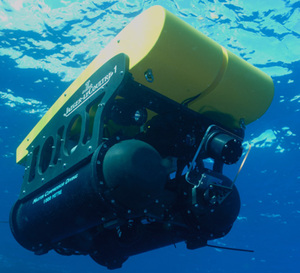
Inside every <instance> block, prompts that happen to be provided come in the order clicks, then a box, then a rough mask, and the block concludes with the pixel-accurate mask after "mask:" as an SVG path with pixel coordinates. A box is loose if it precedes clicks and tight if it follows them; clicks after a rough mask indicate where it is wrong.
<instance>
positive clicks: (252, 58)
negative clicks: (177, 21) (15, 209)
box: [0, 0, 300, 273]
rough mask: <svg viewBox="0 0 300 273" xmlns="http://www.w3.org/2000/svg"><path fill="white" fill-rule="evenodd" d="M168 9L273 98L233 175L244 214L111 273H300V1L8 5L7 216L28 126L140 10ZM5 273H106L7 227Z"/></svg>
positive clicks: (1, 250) (2, 67) (2, 118)
mask: <svg viewBox="0 0 300 273" xmlns="http://www.w3.org/2000/svg"><path fill="white" fill-rule="evenodd" d="M156 4H160V5H162V6H164V7H166V8H167V9H169V10H170V11H171V12H173V13H175V14H176V15H177V16H179V17H181V18H182V19H183V20H185V21H187V22H188V23H189V24H191V25H192V26H194V27H195V28H197V29H199V30H200V31H202V32H203V33H204V34H206V35H208V36H209V37H211V38H212V39H214V40H216V41H217V42H218V43H220V44H221V45H223V46H224V47H226V48H228V49H230V50H231V51H232V52H234V53H235V54H236V55H238V56H241V57H242V58H244V59H245V60H247V61H248V62H250V63H251V64H253V65H255V66H257V67H259V68H260V69H261V70H263V71H264V72H266V73H268V74H269V75H270V76H271V77H272V78H273V81H274V84H275V97H274V100H273V103H272V105H271V107H270V108H269V110H268V111H267V112H266V114H265V115H264V116H263V117H261V118H260V119H259V120H257V121H255V122H253V123H252V124H250V125H249V126H248V127H247V130H246V137H245V143H244V145H245V146H247V145H248V143H251V144H252V146H253V148H252V151H251V153H250V156H249V159H248V160H247V162H246V165H245V166H244V168H243V169H242V172H241V173H240V175H239V178H238V180H237V187H238V189H239V193H240V196H241V200H242V207H241V212H240V215H239V218H238V220H237V221H236V222H235V225H234V227H233V229H232V230H231V232H230V233H229V234H228V235H227V236H226V237H224V238H222V239H219V240H216V241H214V242H213V243H214V244H216V245H220V246H228V247H237V248H247V249H254V250H255V252H254V253H242V252H233V251H228V250H220V249H213V248H202V249H198V250H194V251H190V250H186V248H185V244H184V243H181V244H178V245H177V246H176V248H175V247H174V246H170V247H166V248H162V249H158V250H155V251H152V252H148V253H145V254H141V255H137V256H134V257H131V258H129V260H128V261H127V262H126V263H125V264H124V266H123V268H122V269H120V270H116V271H115V272H122V273H123V272H124V273H127V272H128V273H129V272H130V273H133V272H143V273H150V272H151V273H152V272H153V271H156V272H176V273H177V272H178V273H179V272H180V273H182V272H214V273H224V272H231V273H238V272H239V273H241V272H245V273H248V272H249V273H250V272H251V273H253V272H257V273H260V272H264V273H266V272H270V273H286V272H289V273H294V272H299V271H298V270H299V265H300V264H299V259H300V246H299V243H300V236H299V232H300V164H299V161H300V139H299V136H300V39H299V38H300V2H299V1H297V0H264V1H262V0H231V1H230V0H203V1H201V0H197V1H196V0H181V1H179V0H177V1H175V0H166V1H155V0H152V1H151V0H144V1H137V0H127V1H126V0H122V1H113V0H107V1H104V0H95V1H80V0H78V1H58V0H28V1H26V0H1V1H0V35H1V38H0V145H1V146H0V147H1V148H0V149H1V152H0V175H1V182H0V199H1V201H0V202H1V203H0V204H1V206H0V221H7V220H8V214H9V210H10V208H11V206H12V205H13V203H14V202H15V201H16V199H17V197H18V195H19V190H20V187H21V183H22V175H23V171H24V169H23V167H22V166H18V165H16V164H15V151H16V148H17V146H18V145H19V144H20V142H21V141H22V140H23V139H24V138H25V136H26V135H27V134H28V132H29V131H30V130H31V129H32V127H33V126H34V125H35V124H36V123H37V121H38V120H39V119H40V118H41V117H42V116H43V114H44V113H45V112H46V111H47V109H48V108H49V107H50V106H51V105H52V104H53V103H54V101H55V100H56V99H57V98H58V96H59V95H60V94H61V93H62V92H63V91H64V90H65V89H66V87H68V85H69V84H70V83H71V82H72V81H73V80H74V79H75V78H76V77H77V76H78V75H79V74H80V73H81V72H82V71H83V70H84V68H85V67H86V66H87V65H88V64H89V63H90V62H91V60H92V59H93V58H94V57H95V56H96V55H97V54H98V53H99V52H100V50H101V49H102V48H103V47H105V45H106V44H107V43H108V42H109V41H110V40H111V39H112V38H113V37H114V36H115V35H116V34H117V33H118V32H119V31H120V30H121V29H122V28H123V27H124V26H125V25H127V24H128V23H129V22H130V21H131V20H132V19H133V18H134V17H135V16H136V15H138V14H139V13H141V12H142V11H143V10H145V9H147V8H149V7H150V6H153V5H156ZM0 272H1V273H7V272H20V273H22V272H31V273H37V272H39V273H41V272H45V273H48V272H57V273H69V272H72V273H78V272H108V270H107V269H105V268H104V267H100V266H98V265H97V264H96V263H94V262H93V261H92V260H91V259H90V258H89V257H62V256H59V255H58V254H56V253H54V252H53V251H52V252H50V253H49V254H47V255H44V256H35V255H34V254H32V253H31V252H29V251H27V250H25V249H23V248H22V247H21V246H19V245H18V243H17V242H16V241H15V240H14V238H13V236H12V235H11V233H10V229H9V226H8V224H7V223H1V224H0Z"/></svg>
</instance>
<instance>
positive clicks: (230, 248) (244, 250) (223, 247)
mask: <svg viewBox="0 0 300 273" xmlns="http://www.w3.org/2000/svg"><path fill="white" fill-rule="evenodd" d="M206 246H209V247H213V248H221V249H227V250H234V251H243V252H254V250H251V249H242V248H233V247H226V246H214V245H208V244H206Z"/></svg>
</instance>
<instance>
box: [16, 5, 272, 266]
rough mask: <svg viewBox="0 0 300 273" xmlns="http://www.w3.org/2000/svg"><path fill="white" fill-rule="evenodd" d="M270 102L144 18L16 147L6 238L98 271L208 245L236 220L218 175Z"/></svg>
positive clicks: (161, 15) (255, 72) (225, 182)
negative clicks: (86, 260) (89, 263)
mask: <svg viewBox="0 0 300 273" xmlns="http://www.w3.org/2000/svg"><path fill="white" fill-rule="evenodd" d="M272 98H273V83H272V80H271V78H270V77H269V76H267V75H266V74H265V73H263V72H262V71H260V70H259V69H257V68H255V67H253V66H252V65H250V64H249V63H247V62H246V61H244V60H242V59H241V58H239V57H237V56H235V55H234V54H233V53H231V52H230V51H228V50H226V49H225V48H223V47H222V46H220V45H219V44H217V43H216V42H214V41H213V40H211V39H210V38H208V37H206V36H205V35H203V34H202V33H201V32H199V31H198V30H196V29H194V28H193V27H191V26H190V25H188V24H187V23H185V22H184V21H182V20H181V19H179V18H177V17H176V16H175V15H173V14H171V13H170V12H168V11H167V10H165V9H164V8H162V7H160V6H154V7H151V8H150V9H148V10H147V11H145V12H143V13H142V14H141V15H139V16H137V17H136V18H135V19H134V20H133V21H132V22H131V23H130V24H129V25H128V26H127V27H126V28H125V29H123V31H121V32H120V33H119V34H118V35H117V36H116V38H115V39H114V40H112V41H111V42H110V43H109V44H108V46H107V47H106V48H105V49H103V50H102V52H101V53H100V54H99V55H98V56H97V57H96V58H95V59H94V61H93V62H92V63H91V64H90V65H89V66H88V67H87V68H86V69H85V70H84V71H83V73H82V74H81V75H80V76H79V77H78V78H77V79H76V80H75V81H74V82H73V83H72V84H71V85H70V87H69V88H68V89H67V90H66V91H65V92H64V93H63V94H62V96H61V97H60V98H59V99H58V100H57V101H56V102H55V104H54V105H53V106H52V107H51V108H50V109H49V111H48V112H47V113H46V114H45V116H44V117H43V118H42V119H41V120H40V121H39V122H38V123H37V125H36V126H35V127H34V128H33V129H32V131H31V132H30V133H29V135H28V136H27V137H26V138H25V139H24V141H23V142H22V143H21V144H20V146H19V147H18V149H17V163H19V164H22V165H24V167H25V173H24V180H23V184H22V188H21V193H20V196H19V199H18V200H17V201H16V203H15V205H14V206H13V208H12V210H11V214H10V226H11V230H12V233H13V235H14V237H15V239H16V240H17V241H18V242H19V243H20V244H21V245H22V246H23V247H24V248H26V249H28V250H30V251H33V252H34V253H35V254H44V253H47V252H48V251H50V250H55V251H56V252H57V253H59V254H62V255H78V254H82V255H90V256H91V257H92V258H93V259H94V260H95V261H96V262H97V263H99V264H101V265H103V266H106V267H107V268H109V269H114V268H119V267H121V266H122V264H123V262H124V261H126V259H128V257H130V256H132V255H135V254H139V253H142V252H147V251H150V250H153V249H157V248H159V247H163V246H167V245H171V244H174V243H176V242H182V241H185V242H186V245H187V248H189V249H195V248H199V247H203V246H211V245H209V244H208V243H207V242H208V241H209V240H213V239H215V238H220V237H223V236H225V235H226V234H227V233H228V232H229V231H230V229H231V228H232V225H233V223H234V222H235V220H236V218H237V216H238V214H239V210H240V198H239V194H238V191H237V188H236V186H235V183H234V182H235V179H234V181H231V180H230V179H229V178H228V177H226V176H225V175H224V174H223V173H222V171H223V167H224V165H226V164H227V165H228V164H235V163H237V162H238V160H239V159H240V157H241V155H242V151H243V150H242V141H243V138H244V130H245V126H246V125H247V124H249V123H251V122H253V121H255V120H256V119H257V118H259V117H260V116H262V115H263V114H264V112H265V111H266V110H267V109H268V107H269V105H270V103H271V101H272ZM208 158H209V159H211V160H212V161H213V167H212V169H209V168H206V167H205V166H204V160H205V159H208ZM243 164H244V162H243V163H242V165H243ZM185 169H188V171H187V172H186V173H184V170H185ZM229 249H230V248H229Z"/></svg>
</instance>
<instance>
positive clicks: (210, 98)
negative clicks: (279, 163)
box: [17, 6, 274, 163]
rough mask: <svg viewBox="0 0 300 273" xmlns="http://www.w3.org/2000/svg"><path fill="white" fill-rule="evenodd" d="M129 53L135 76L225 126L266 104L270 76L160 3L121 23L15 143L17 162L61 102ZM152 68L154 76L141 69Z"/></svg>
mask: <svg viewBox="0 0 300 273" xmlns="http://www.w3.org/2000/svg"><path fill="white" fill-rule="evenodd" d="M119 53H125V54H127V55H128V56H129V62H130V63H129V70H130V72H131V73H132V75H133V77H134V80H135V81H137V82H139V83H141V84H143V85H146V86H147V87H149V88H151V89H153V90H155V91H157V92H159V93H161V94H162V95H165V96H167V97H169V98H170V99H172V100H174V101H176V102H179V103H182V102H183V101H186V100H187V99H189V98H192V97H194V96H197V95H199V94H200V96H198V97H197V98H196V99H194V100H193V101H192V102H191V103H190V104H188V107H190V108H191V109H192V110H194V111H196V112H199V113H202V114H204V115H206V116H208V117H210V118H212V119H215V120H217V121H219V122H221V123H223V124H224V125H225V126H228V127H231V128H238V127H239V126H240V122H241V120H243V121H244V123H245V124H249V123H250V122H252V121H254V120H256V119H257V118H259V117H260V116H261V115H263V114H264V112H265V111H266V110H267V108H268V107H269V105H270V103H271V101H272V98H273V93H274V87H273V82H272V79H271V78H270V77H269V76H267V75H266V74H265V73H263V72H262V71H260V70H259V69H257V68H255V67H254V66H252V65H250V64H249V63H247V62H246V61H244V60H242V59H241V58H239V57H237V56H235V55H234V54H233V53H231V52H230V51H228V50H226V49H225V48H223V47H222V46H220V45H219V44H218V43H216V42H215V41H213V40H212V39H210V38H208V37H206V36H205V35H204V34H202V33H201V32H200V31H198V30H196V29H195V28H193V27H191V26H190V25H188V24H187V23H185V22H184V21H183V20H181V19H179V18H178V17H176V16H175V15H173V14H172V13H170V12H168V11H167V10H165V9H164V8H162V7H160V6H153V7H151V8H149V9H148V10H146V11H145V12H143V13H142V14H140V15H139V16H137V17H136V18H135V19H134V20H132V22H131V23H130V24H129V25H128V26H127V27H126V28H124V29H123V30H122V31H121V32H120V33H119V34H118V35H117V36H116V37H115V38H114V39H113V40H112V41H111V42H110V43H109V44H108V45H107V46H106V48H104V49H103V50H102V51H101V52H100V54H99V55H98V56H97V57H96V58H95V59H94V60H93V62H92V63H91V64H90V65H89V66H88V67H87V68H86V69H85V70H84V71H83V72H82V74H81V75H80V76H79V77H78V78H77V79H76V80H75V81H74V82H73V83H72V84H71V85H70V87H69V88H68V89H67V90H66V91H65V92H64V93H63V94H62V96H61V97H60V98H59V99H58V100H57V101H56V102H55V104H54V105H53V106H52V107H51V108H50V110H49V111H48V112H47V113H46V114H45V116H44V117H43V118H42V119H41V120H40V121H39V123H38V124H37V125H36V126H35V127H34V128H33V130H32V131H31V132H30V133H29V135H28V136H27V137H26V138H25V140H24V141H23V142H22V143H21V144H20V146H19V147H18V149H17V162H18V163H21V161H22V159H24V157H25V156H26V155H27V147H28V146H29V145H30V143H31V142H32V141H33V139H34V138H35V137H36V136H37V135H38V134H39V133H40V132H41V130H42V129H43V128H44V127H45V125H46V124H47V123H48V122H49V121H50V120H51V119H52V117H53V116H54V115H55V114H56V113H57V111H58V110H59V109H60V108H61V107H62V106H63V105H64V104H65V102H66V101H67V100H68V99H69V98H70V97H71V96H72V95H73V94H74V93H75V92H76V90H77V89H78V88H79V87H80V86H81V85H82V84H84V83H85V82H86V81H87V80H88V78H89V77H90V76H91V75H92V74H93V73H94V72H95V71H96V70H97V69H98V68H99V67H101V66H102V65H103V64H104V63H105V62H107V61H108V60H109V59H111V58H112V57H113V56H115V55H117V54H119ZM149 69H151V71H152V74H153V79H154V80H153V82H148V81H147V80H146V78H145V72H146V71H148V70H149Z"/></svg>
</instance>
